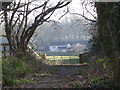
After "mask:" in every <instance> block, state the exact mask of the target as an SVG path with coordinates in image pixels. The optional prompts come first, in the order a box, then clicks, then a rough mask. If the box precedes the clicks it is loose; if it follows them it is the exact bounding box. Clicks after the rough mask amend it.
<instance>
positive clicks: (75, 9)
mask: <svg viewBox="0 0 120 90" xmlns="http://www.w3.org/2000/svg"><path fill="white" fill-rule="evenodd" d="M16 1H17V2H18V1H19V0H16ZM21 1H22V2H24V1H26V2H27V1H29V0H21ZM32 1H34V4H37V5H40V4H41V3H42V2H44V1H46V0H32ZM58 1H60V0H50V3H49V4H50V5H55V4H56V3H57V2H58ZM62 1H64V0H62ZM65 1H66V0H65ZM67 1H71V3H70V4H69V5H68V6H67V7H68V8H69V11H70V13H79V14H83V9H82V5H81V1H84V0H67ZM89 1H90V0H89ZM67 7H63V8H61V9H58V10H56V11H55V13H54V14H53V15H52V16H51V18H50V19H51V20H56V21H64V20H65V19H66V18H68V19H69V17H71V16H73V15H72V14H69V13H67V14H66V15H65V16H64V17H62V18H61V19H60V20H59V18H60V17H61V16H62V15H64V13H66V12H67ZM89 7H90V6H87V8H88V10H89V11H90V12H91V13H93V14H95V13H94V12H93V11H92V9H90V8H89ZM77 16H78V15H77ZM85 16H86V17H88V18H90V19H94V18H93V17H92V16H91V15H90V14H89V13H87V12H86V11H85ZM81 18H82V17H81Z"/></svg>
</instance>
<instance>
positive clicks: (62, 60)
mask: <svg viewBox="0 0 120 90" xmlns="http://www.w3.org/2000/svg"><path fill="white" fill-rule="evenodd" d="M46 62H47V63H48V64H77V63H79V57H78V56H47V57H46Z"/></svg>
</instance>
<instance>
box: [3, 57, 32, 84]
mask: <svg viewBox="0 0 120 90" xmlns="http://www.w3.org/2000/svg"><path fill="white" fill-rule="evenodd" d="M29 71H30V70H29V68H28V66H27V65H26V64H25V62H23V60H21V59H18V58H16V57H14V58H10V59H3V60H2V73H3V83H4V84H5V85H10V84H15V83H16V82H15V80H16V79H17V78H18V77H24V76H25V75H26V74H27V73H28V72H29Z"/></svg>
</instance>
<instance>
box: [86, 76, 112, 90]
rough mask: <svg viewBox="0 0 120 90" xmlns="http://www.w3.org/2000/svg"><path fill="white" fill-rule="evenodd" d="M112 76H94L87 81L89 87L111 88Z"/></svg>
mask: <svg viewBox="0 0 120 90" xmlns="http://www.w3.org/2000/svg"><path fill="white" fill-rule="evenodd" d="M112 82H113V81H112V77H102V78H101V77H94V78H92V79H90V80H88V81H87V84H88V87H94V88H95V87H97V88H110V87H112Z"/></svg>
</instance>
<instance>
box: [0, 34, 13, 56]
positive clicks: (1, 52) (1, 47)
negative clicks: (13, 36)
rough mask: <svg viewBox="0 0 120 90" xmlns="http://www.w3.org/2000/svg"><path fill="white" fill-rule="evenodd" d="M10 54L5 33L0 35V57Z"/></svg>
mask: <svg viewBox="0 0 120 90" xmlns="http://www.w3.org/2000/svg"><path fill="white" fill-rule="evenodd" d="M9 56H12V53H11V51H10V47H9V44H8V41H7V39H6V35H0V57H4V58H6V57H9Z"/></svg>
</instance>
